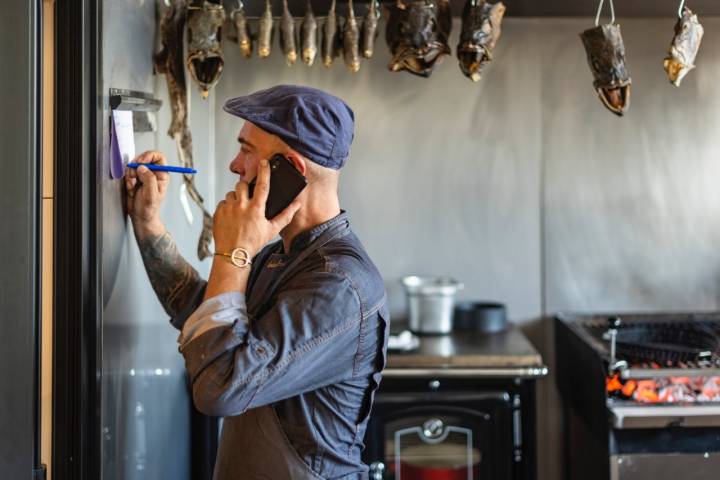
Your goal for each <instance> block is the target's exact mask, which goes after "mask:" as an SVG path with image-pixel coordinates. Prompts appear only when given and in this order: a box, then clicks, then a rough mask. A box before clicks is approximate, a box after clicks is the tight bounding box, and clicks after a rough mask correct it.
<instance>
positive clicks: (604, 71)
mask: <svg viewBox="0 0 720 480" xmlns="http://www.w3.org/2000/svg"><path fill="white" fill-rule="evenodd" d="M580 38H581V39H582V42H583V44H584V45H585V52H586V53H587V58H588V63H589V64H590V70H591V71H592V74H593V77H594V78H595V81H594V82H593V86H594V87H595V90H596V91H597V93H598V96H599V97H600V100H601V101H602V103H603V105H605V106H606V107H607V108H608V110H610V111H611V112H613V113H614V114H616V115H618V116H622V115H623V113H625V111H626V110H627V109H628V107H629V106H630V84H631V83H632V80H631V78H630V74H629V73H628V70H627V68H626V67H625V45H624V44H623V40H622V36H621V35H620V26H619V25H616V24H613V23H609V24H606V25H600V26H597V27H594V28H590V29H588V30H585V31H584V32H582V33H581V34H580Z"/></svg>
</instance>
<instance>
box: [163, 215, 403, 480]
mask: <svg viewBox="0 0 720 480" xmlns="http://www.w3.org/2000/svg"><path fill="white" fill-rule="evenodd" d="M202 291H204V288H203V289H202ZM201 298H202V292H201V291H199V292H198V295H197V298H196V299H195V300H194V302H195V303H194V305H197V304H198V303H199V302H200V299H201ZM173 324H174V325H175V326H177V327H180V326H181V324H183V319H182V318H175V319H173ZM388 328H389V315H388V310H387V306H386V293H385V288H384V284H383V281H382V278H381V277H380V274H379V272H378V271H377V269H376V267H375V266H374V264H373V263H372V261H371V260H370V258H369V257H368V255H367V253H366V252H365V250H364V248H363V246H362V244H361V243H360V241H359V239H358V238H357V236H356V235H355V234H354V233H353V232H352V230H351V229H350V225H349V222H348V219H347V216H346V214H345V212H342V213H341V214H340V215H338V216H337V217H335V218H333V219H331V220H330V221H328V222H326V223H324V224H322V225H320V226H318V227H316V228H313V229H311V230H309V231H306V232H303V233H301V234H299V235H298V236H297V237H296V238H294V239H293V242H292V244H291V247H290V251H289V252H288V253H284V252H283V244H282V242H281V241H279V242H276V243H273V244H270V245H268V246H267V247H265V248H264V249H263V250H262V251H261V252H260V253H259V254H258V255H257V256H256V257H255V258H254V259H253V266H252V270H251V274H250V279H249V283H248V288H247V292H246V295H242V294H241V293H239V292H227V293H223V294H220V295H217V296H215V297H213V298H210V299H208V300H206V301H205V302H203V303H202V304H201V305H200V306H199V307H198V308H197V309H196V310H195V311H194V312H193V313H192V314H191V315H190V316H189V318H187V321H185V322H184V325H182V333H181V334H180V337H179V339H178V342H179V343H180V351H181V353H182V354H183V355H184V357H185V363H186V368H187V371H188V374H189V377H190V382H191V384H192V391H193V400H194V402H195V405H196V407H197V408H198V410H200V411H201V412H203V413H205V414H207V415H216V416H224V417H233V416H242V415H243V413H244V412H246V411H248V410H250V409H256V408H259V407H263V406H271V407H272V409H273V410H274V413H275V415H276V416H277V419H278V421H279V425H280V428H281V430H282V432H283V433H284V436H286V437H287V440H288V441H289V444H290V445H291V446H292V449H294V450H295V452H296V453H297V454H298V456H299V458H300V459H301V460H302V461H303V462H304V463H305V464H306V465H307V466H308V467H309V468H310V469H311V470H312V472H314V473H316V474H317V475H318V476H319V477H321V478H363V477H365V476H366V475H367V470H368V469H367V466H366V465H364V464H363V463H362V461H361V459H360V454H361V451H362V449H363V448H364V446H363V443H362V440H363V437H364V434H365V429H366V426H367V421H368V417H369V415H370V409H371V406H372V400H373V394H374V392H375V390H376V389H377V388H378V385H379V382H380V372H381V370H382V368H383V367H384V365H385V356H386V349H387V338H388ZM229 420H231V419H229V418H226V420H225V422H226V423H227V422H228V421H229ZM222 441H223V440H222V439H221V442H222ZM228 451H232V448H231V446H230V445H221V447H220V452H228ZM280 451H282V450H281V449H278V451H277V452H280ZM277 452H275V453H276V454H277ZM255 453H260V454H264V455H266V456H267V457H268V458H272V454H273V452H255ZM255 453H253V452H235V453H234V455H238V456H242V455H254V454H255ZM219 456H220V454H219ZM220 461H221V459H220V458H218V462H220ZM240 463H242V462H240ZM216 473H217V472H216ZM236 473H237V475H238V476H237V477H235V478H242V475H243V473H242V472H239V471H238V472H236Z"/></svg>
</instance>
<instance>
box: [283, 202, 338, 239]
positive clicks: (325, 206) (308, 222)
mask: <svg viewBox="0 0 720 480" xmlns="http://www.w3.org/2000/svg"><path fill="white" fill-rule="evenodd" d="M339 214H340V202H339V200H338V198H337V196H334V197H332V198H327V197H326V198H317V199H315V201H313V200H312V199H309V201H308V202H307V203H306V205H305V206H303V207H302V208H301V209H300V210H298V212H297V213H296V214H295V216H294V217H293V220H292V222H290V225H288V226H287V227H285V228H284V229H283V230H282V232H280V237H281V238H282V240H283V248H284V251H285V252H286V253H288V252H290V245H291V244H292V241H293V239H294V238H295V237H297V236H298V235H299V234H301V233H303V232H306V231H308V230H311V229H313V228H315V227H317V226H318V225H322V224H323V223H325V222H327V221H328V220H331V219H333V218H335V217H337V216H338V215H339Z"/></svg>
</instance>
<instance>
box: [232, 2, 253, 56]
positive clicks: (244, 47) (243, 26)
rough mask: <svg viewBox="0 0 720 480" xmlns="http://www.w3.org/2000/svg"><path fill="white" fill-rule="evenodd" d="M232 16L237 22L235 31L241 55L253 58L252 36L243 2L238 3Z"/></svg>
mask: <svg viewBox="0 0 720 480" xmlns="http://www.w3.org/2000/svg"><path fill="white" fill-rule="evenodd" d="M230 16H231V18H232V19H233V21H234V22H235V30H236V32H237V40H238V46H239V47H240V53H242V55H243V56H244V57H245V58H250V57H252V51H253V44H252V36H251V35H250V27H249V26H248V21H247V17H245V10H244V9H243V3H242V2H240V1H238V6H237V8H236V9H235V10H233V12H232V14H231V15H230Z"/></svg>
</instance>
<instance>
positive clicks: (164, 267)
mask: <svg viewBox="0 0 720 480" xmlns="http://www.w3.org/2000/svg"><path fill="white" fill-rule="evenodd" d="M135 238H136V239H137V242H138V247H139V248H140V253H141V255H142V259H143V263H144V264H145V270H146V271H147V274H148V277H149V278H150V284H151V285H152V287H153V289H154V290H155V293H156V294H157V296H158V299H159V300H160V303H162V306H163V307H164V308H165V311H166V312H167V313H168V315H170V316H172V317H175V316H177V315H178V314H180V313H182V312H183V311H184V310H185V309H186V308H187V306H188V302H191V301H193V299H194V298H195V296H196V294H197V292H198V291H199V290H200V289H202V288H203V287H204V285H205V281H204V280H203V279H202V278H201V277H200V274H198V272H197V270H195V269H194V268H193V267H192V265H190V264H189V263H188V262H187V261H186V260H185V259H184V258H183V257H182V256H181V255H180V252H179V251H178V249H177V245H175V242H174V241H173V239H172V237H171V236H170V234H169V233H168V231H167V230H166V229H165V227H164V226H163V225H162V224H155V225H152V226H135Z"/></svg>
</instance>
